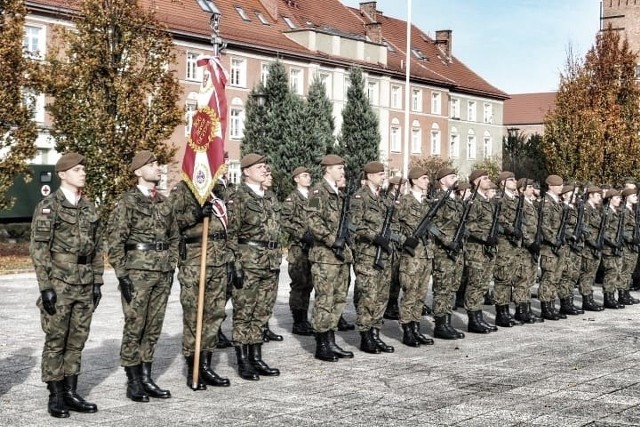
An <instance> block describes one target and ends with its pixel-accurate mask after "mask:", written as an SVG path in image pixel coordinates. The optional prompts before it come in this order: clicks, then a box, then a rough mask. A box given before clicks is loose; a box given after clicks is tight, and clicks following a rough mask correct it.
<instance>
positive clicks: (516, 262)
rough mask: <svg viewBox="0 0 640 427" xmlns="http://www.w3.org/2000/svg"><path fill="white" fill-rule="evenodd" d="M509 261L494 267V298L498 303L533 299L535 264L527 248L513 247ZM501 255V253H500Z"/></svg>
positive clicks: (505, 303) (521, 301)
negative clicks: (532, 288)
mask: <svg viewBox="0 0 640 427" xmlns="http://www.w3.org/2000/svg"><path fill="white" fill-rule="evenodd" d="M512 252H513V257H512V258H510V260H509V262H508V263H501V264H502V265H496V266H495V267H494V268H493V280H494V283H493V299H494V302H495V304H496V305H507V304H509V303H510V302H511V300H512V299H513V302H514V303H516V304H524V303H527V302H529V301H530V300H531V286H532V285H533V282H535V265H534V263H533V259H532V258H531V254H530V253H529V251H528V250H527V249H525V248H515V247H514V248H512ZM498 256H500V255H498Z"/></svg>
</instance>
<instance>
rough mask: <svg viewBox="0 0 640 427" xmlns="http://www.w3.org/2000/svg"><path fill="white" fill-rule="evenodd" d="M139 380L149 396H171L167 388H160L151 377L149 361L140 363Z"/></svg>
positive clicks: (160, 397) (161, 397) (166, 397)
mask: <svg viewBox="0 0 640 427" xmlns="http://www.w3.org/2000/svg"><path fill="white" fill-rule="evenodd" d="M140 382H141V383H142V387H143V388H144V391H145V392H146V393H147V394H148V395H149V397H155V398H158V399H168V398H170V397H171V392H170V391H169V390H163V389H161V388H160V387H158V385H157V384H156V383H155V382H154V381H153V379H152V378H151V362H143V363H142V367H141V369H140Z"/></svg>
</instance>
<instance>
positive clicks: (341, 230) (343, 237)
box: [333, 177, 356, 261]
mask: <svg viewBox="0 0 640 427" xmlns="http://www.w3.org/2000/svg"><path fill="white" fill-rule="evenodd" d="M355 182H356V177H351V179H349V183H348V184H347V191H345V194H344V198H343V199H342V207H341V209H340V222H339V223H338V231H337V232H336V241H342V242H345V244H346V241H347V240H349V208H350V205H351V196H352V195H353V193H354V192H355V187H356V184H355ZM333 253H334V255H335V256H336V258H338V260H340V261H344V260H345V256H344V246H342V247H334V248H333Z"/></svg>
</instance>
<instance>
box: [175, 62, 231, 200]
mask: <svg viewBox="0 0 640 427" xmlns="http://www.w3.org/2000/svg"><path fill="white" fill-rule="evenodd" d="M197 65H198V66H199V67H203V73H202V74H203V78H202V85H201V87H200V94H199V95H198V109H197V111H196V112H195V114H194V115H193V119H192V125H191V135H190V137H189V141H188V142H187V146H186V147H185V151H184V158H183V160H182V179H183V180H184V181H185V182H186V183H187V185H188V186H189V188H190V189H191V191H192V192H193V194H194V196H195V197H196V199H197V200H198V202H199V203H200V205H204V203H205V202H206V201H207V200H208V199H209V197H210V195H211V191H212V190H213V187H214V186H215V183H216V181H217V179H218V178H220V177H221V176H222V175H223V173H224V168H223V165H224V137H225V135H226V131H227V96H226V94H225V86H226V85H227V73H226V71H225V70H224V67H223V66H222V64H221V63H220V58H214V57H200V58H198V61H197Z"/></svg>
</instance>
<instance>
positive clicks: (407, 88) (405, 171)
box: [402, 0, 422, 176]
mask: <svg viewBox="0 0 640 427" xmlns="http://www.w3.org/2000/svg"><path fill="white" fill-rule="evenodd" d="M404 63H405V77H404V101H405V102H404V147H403V150H402V175H403V176H409V149H410V142H409V139H410V136H411V134H410V129H409V119H410V118H409V108H410V107H411V0H407V48H406V52H405V61H404ZM420 143H421V144H422V141H420Z"/></svg>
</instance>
